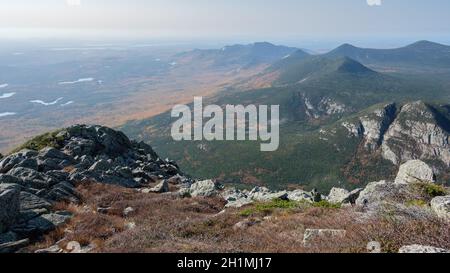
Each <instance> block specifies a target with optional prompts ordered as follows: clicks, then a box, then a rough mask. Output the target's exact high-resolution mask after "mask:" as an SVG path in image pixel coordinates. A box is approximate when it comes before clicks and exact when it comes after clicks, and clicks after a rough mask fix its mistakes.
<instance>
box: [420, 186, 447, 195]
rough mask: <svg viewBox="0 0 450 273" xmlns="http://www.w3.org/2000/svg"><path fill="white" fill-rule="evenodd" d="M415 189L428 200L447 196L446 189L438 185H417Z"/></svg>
mask: <svg viewBox="0 0 450 273" xmlns="http://www.w3.org/2000/svg"><path fill="white" fill-rule="evenodd" d="M416 187H417V188H418V189H419V191H420V193H421V194H423V195H425V196H426V197H429V198H434V197H437V196H445V195H447V190H446V188H445V187H443V186H441V185H438V184H432V183H417V184H416Z"/></svg>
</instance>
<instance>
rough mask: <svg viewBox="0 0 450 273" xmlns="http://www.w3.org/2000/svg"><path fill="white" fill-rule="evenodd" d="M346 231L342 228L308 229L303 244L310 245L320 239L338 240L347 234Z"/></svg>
mask: <svg viewBox="0 0 450 273" xmlns="http://www.w3.org/2000/svg"><path fill="white" fill-rule="evenodd" d="M346 233H347V232H346V231H345V230H342V229H307V230H305V233H304V235H303V245H304V246H305V247H309V246H311V245H312V244H314V243H315V242H317V241H320V240H327V241H331V240H336V239H342V238H344V237H345V235H346Z"/></svg>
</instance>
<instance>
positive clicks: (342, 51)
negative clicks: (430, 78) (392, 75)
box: [326, 41, 450, 72]
mask: <svg viewBox="0 0 450 273" xmlns="http://www.w3.org/2000/svg"><path fill="white" fill-rule="evenodd" d="M326 56H327V57H342V56H345V57H349V58H352V59H354V60H356V61H358V62H360V63H362V64H364V65H368V66H375V67H385V68H391V69H392V70H395V69H399V70H401V71H402V70H408V71H413V70H419V71H422V72H423V71H425V70H435V69H438V68H439V69H449V68H450V46H447V45H442V44H438V43H433V42H429V41H419V42H416V43H414V44H411V45H408V46H405V47H402V48H396V49H368V48H359V47H355V46H353V45H350V44H344V45H342V46H340V47H338V48H336V49H334V50H332V51H331V52H329V53H327V54H326Z"/></svg>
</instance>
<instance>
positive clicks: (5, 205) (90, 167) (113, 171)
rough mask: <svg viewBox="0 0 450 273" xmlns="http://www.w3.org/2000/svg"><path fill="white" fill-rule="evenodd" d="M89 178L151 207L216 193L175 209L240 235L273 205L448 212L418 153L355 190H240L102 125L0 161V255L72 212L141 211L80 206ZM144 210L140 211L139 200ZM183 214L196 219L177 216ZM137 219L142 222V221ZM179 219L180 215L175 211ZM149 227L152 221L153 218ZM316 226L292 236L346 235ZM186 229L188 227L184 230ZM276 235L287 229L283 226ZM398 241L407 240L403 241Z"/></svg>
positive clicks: (423, 217) (413, 214)
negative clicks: (202, 214) (192, 172)
mask: <svg viewBox="0 0 450 273" xmlns="http://www.w3.org/2000/svg"><path fill="white" fill-rule="evenodd" d="M368 143H372V144H370V145H376V144H374V143H377V141H376V140H374V141H372V140H370V141H368ZM89 185H103V186H105V187H106V186H108V187H116V188H113V189H114V191H118V192H120V190H119V189H122V188H123V189H129V190H130V191H129V192H127V193H126V196H127V197H126V200H133V198H135V197H133V196H138V197H136V198H138V199H142V198H144V199H145V197H143V196H160V197H161V198H166V199H156V200H157V201H156V202H157V203H156V204H158V206H162V205H164V204H166V205H167V204H169V202H176V205H174V206H176V209H178V208H180V206H198V204H199V202H213V201H209V200H219V201H214V202H218V205H213V204H209V205H208V206H206V208H199V207H188V208H183V209H181V211H182V212H183V213H188V212H189V211H202V210H205V211H206V212H208V213H211V211H213V212H214V211H216V210H217V211H220V212H219V213H217V214H214V215H212V216H210V218H208V219H218V217H225V218H227V220H226V221H227V222H233V221H235V222H234V223H233V224H232V225H231V229H230V230H231V231H230V232H232V231H233V232H237V231H239V232H245V231H246V230H247V229H251V228H252V227H253V226H261V228H262V226H264V225H265V224H264V223H265V222H270V221H277V218H276V217H273V216H270V215H265V216H264V217H260V218H259V217H254V215H255V213H256V214H258V213H264V214H266V213H267V212H269V211H272V210H273V209H287V210H292V209H299V208H324V209H337V208H341V209H342V212H341V213H343V214H342V215H338V216H335V217H336V219H340V218H341V217H342V218H345V217H347V216H344V215H347V213H348V214H351V217H350V218H351V219H352V221H353V222H356V223H370V221H375V220H374V219H378V218H377V217H380V215H391V216H393V217H394V216H395V217H398V218H396V219H398V221H400V222H401V221H405V219H411V218H412V219H414V221H419V220H420V221H424V222H426V223H428V222H431V223H435V224H436V225H438V226H442V227H444V229H446V228H445V226H447V225H448V224H449V222H448V219H450V217H449V215H450V210H449V208H450V207H449V191H448V189H447V188H445V187H443V186H441V185H438V184H436V180H435V174H434V171H433V169H432V168H430V167H429V166H428V165H427V164H426V163H424V162H422V161H420V160H410V161H407V162H406V163H404V164H402V165H401V166H400V168H399V172H398V175H397V178H396V179H395V180H392V181H379V182H372V183H368V185H367V186H366V187H364V188H362V187H361V188H357V189H353V190H349V189H343V188H337V187H334V188H333V189H332V190H331V191H330V192H329V194H327V195H325V194H323V193H320V192H318V191H317V190H312V191H305V190H302V189H295V190H281V191H272V190H270V189H269V188H266V187H262V186H257V187H255V188H253V189H247V190H243V189H240V188H235V187H227V186H224V185H221V184H220V183H218V182H217V181H215V180H195V179H192V178H190V177H189V176H187V175H185V174H184V173H183V172H182V171H181V170H180V168H179V167H178V165H177V164H176V163H175V162H173V161H171V160H169V159H165V160H163V159H161V158H160V157H159V156H158V155H157V154H156V153H155V151H154V150H153V149H152V147H150V146H149V145H147V144H145V143H143V142H135V141H132V140H130V139H129V138H128V137H127V136H125V135H124V134H123V133H121V132H119V131H115V130H113V129H110V128H107V127H103V126H88V125H76V126H72V127H69V128H66V129H62V130H58V131H55V132H52V133H48V134H45V135H42V136H39V137H36V138H34V139H32V140H30V141H29V142H27V143H25V144H24V145H23V146H22V147H21V148H19V149H17V150H16V151H15V152H13V153H11V154H9V155H7V156H5V157H3V158H2V159H1V161H0V252H14V251H19V250H21V249H24V247H27V246H29V245H30V244H33V243H35V242H39V241H40V240H42V236H43V235H45V234H48V233H49V232H51V231H53V230H55V229H56V228H57V227H64V226H65V225H67V223H68V222H70V221H71V219H75V217H77V214H80V211H81V214H82V213H86V211H89V210H93V211H95V213H94V214H93V216H92V217H102V216H98V215H109V214H114V213H115V215H120V217H122V218H124V219H128V218H130V217H133V215H135V214H136V213H142V209H139V208H137V209H136V208H134V207H133V206H130V205H129V204H130V202H131V201H127V202H126V203H124V204H122V205H123V208H122V209H120V210H119V212H117V210H118V209H117V208H114V207H113V206H108V203H107V202H106V201H102V202H100V203H99V204H97V205H95V207H90V206H89V205H88V202H89V201H87V200H86V198H83V196H82V194H81V192H80V191H79V190H78V189H79V187H80V186H85V187H86V186H89ZM87 188H88V189H89V187H87ZM102 191H106V188H105V189H103V190H101V191H98V192H91V193H89V194H90V195H97V194H102ZM84 194H86V193H84ZM117 195H119V193H117ZM114 196H115V197H112V198H109V200H110V199H112V200H115V199H117V196H116V194H114ZM91 198H92V197H91ZM99 198H100V197H99ZM154 198H157V197H154ZM136 202H137V203H136V205H137V206H139V204H141V206H142V203H143V202H144V203H145V201H142V200H139V201H136ZM62 203H63V204H73V205H74V206H77V208H78V209H68V206H67V205H66V206H61V205H60V204H62ZM91 206H92V205H91ZM145 208H146V210H147V209H148V207H147V206H145ZM213 208H214V209H213ZM236 212H237V213H239V215H241V217H248V218H246V219H244V220H242V219H240V220H234V219H235V217H236V216H235V214H236ZM155 213H156V212H155ZM174 213H179V212H174ZM289 213H290V212H289V211H286V212H285V213H284V214H282V215H284V216H280V217H282V218H283V219H285V221H290V220H289V218H286V217H288V216H287V215H289ZM311 213H313V212H311ZM314 213H317V212H314ZM105 217H106V216H105ZM152 217H153V216H152ZM178 217H181V216H178ZM191 217H198V216H188V217H187V218H188V219H190V218H191ZM292 217H293V216H292ZM122 218H121V219H122ZM150 218H151V217H150ZM77 219H78V220H77V221H82V220H80V219H79V218H77ZM151 219H152V218H151ZM141 220H143V221H146V219H145V218H143V219H141ZM179 220H180V221H181V220H182V217H181V218H179ZM115 221H117V219H116V220H115ZM208 221H212V220H208ZM224 221H225V220H224ZM314 221H316V220H314ZM165 222H167V221H165ZM169 222H171V221H168V223H169ZM150 224H154V221H153V222H152V221H151V222H150ZM193 225H194V226H195V224H193ZM208 225H209V224H208ZM222 225H225V223H223V224H222ZM279 225H280V226H279V228H281V229H283V228H288V227H289V225H286V227H284V224H283V223H279ZM317 225H318V224H315V225H313V226H311V227H308V228H305V230H304V233H303V235H301V236H297V237H299V238H302V239H301V240H300V244H301V247H302V249H306V250H308V249H311V247H313V246H314V245H315V244H317V243H320V242H322V241H323V240H325V241H327V242H328V243H330V242H335V241H336V240H338V241H339V240H345V239H346V238H347V236H350V235H348V234H349V233H351V232H352V230H346V227H345V226H341V227H339V229H336V228H335V227H337V225H335V226H331V227H330V226H329V225H328V226H324V227H323V228H321V227H319V226H317ZM347 225H350V223H348V224H347ZM138 228H139V226H137V223H136V222H133V221H126V222H123V224H122V226H121V227H120V228H117V229H114V230H116V231H114V232H113V234H114V233H116V232H118V230H121V229H122V230H123V229H126V230H135V229H138ZM155 228H156V227H155ZM189 228H193V227H189ZM164 232H169V231H164ZM190 232H192V231H189V232H188V233H187V234H190ZM210 232H213V231H210ZM65 233H66V234H71V233H74V231H70V230H67V229H66V230H65ZM100 234H101V235H99V236H102V237H103V236H104V231H102V233H100ZM281 234H284V233H283V232H282V233H281ZM136 236H138V235H136ZM158 236H162V235H158ZM284 236H288V235H287V233H286V234H285V235H284ZM66 238H67V235H66ZM61 240H64V238H61ZM130 240H131V239H130ZM405 241H407V242H410V243H411V240H410V239H408V240H405ZM421 242H422V241H420V242H417V243H421ZM367 243H369V241H367ZM412 243H415V242H412ZM337 245H338V244H337ZM442 246H444V247H445V248H448V246H447V245H445V244H444V245H442V244H441V245H436V246H426V247H425V248H424V247H417V246H414V247H411V246H408V245H406V246H405V247H403V248H401V249H400V251H401V252H423V251H425V252H432V251H439V252H442V251H446V250H445V249H442V248H438V247H442ZM95 247H96V246H95V245H94V244H93V243H91V242H89V243H84V244H80V242H77V241H70V242H67V244H66V246H65V249H62V248H61V247H60V244H57V243H56V244H55V245H52V246H50V247H48V248H41V249H38V250H36V252H39V253H48V252H90V251H95ZM397 250H398V249H397ZM397 250H396V251H397Z"/></svg>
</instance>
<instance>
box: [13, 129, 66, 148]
mask: <svg viewBox="0 0 450 273" xmlns="http://www.w3.org/2000/svg"><path fill="white" fill-rule="evenodd" d="M61 131H62V130H57V131H54V132H50V133H45V134H43V135H40V136H37V137H35V138H33V139H31V140H29V141H27V142H26V143H25V144H23V145H21V146H20V147H18V148H16V149H14V150H13V151H12V153H16V152H19V151H20V150H23V149H29V150H35V151H39V150H41V149H43V148H46V147H53V148H57V149H58V148H61V142H62V141H63V140H64V137H58V134H59V133H60V132H61Z"/></svg>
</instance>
